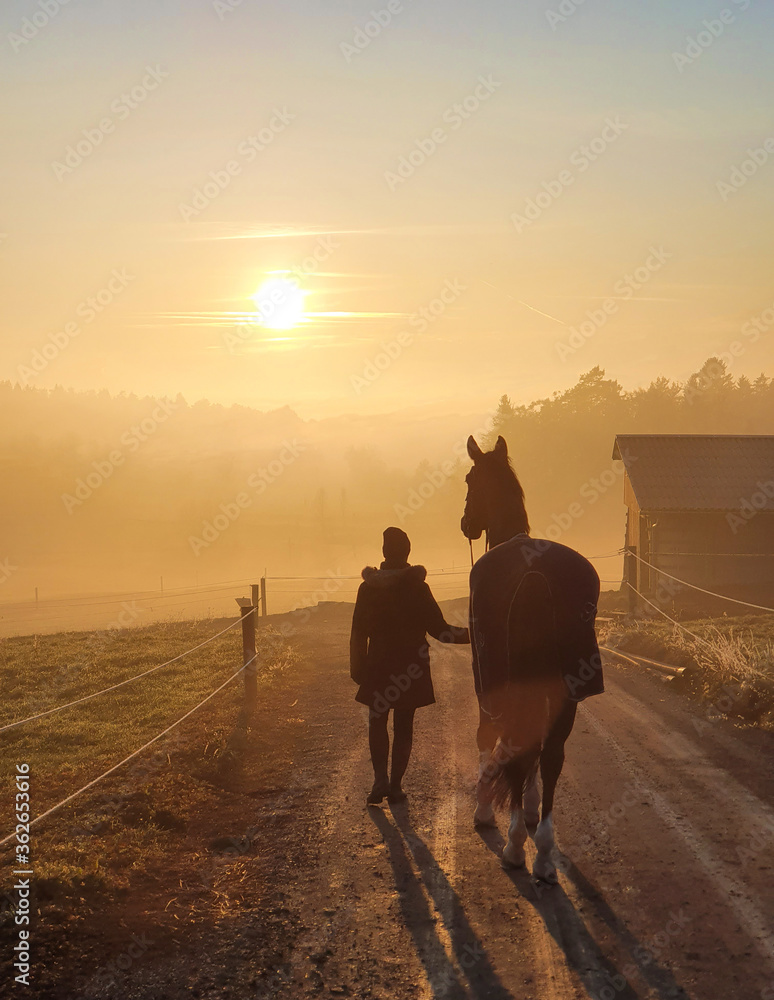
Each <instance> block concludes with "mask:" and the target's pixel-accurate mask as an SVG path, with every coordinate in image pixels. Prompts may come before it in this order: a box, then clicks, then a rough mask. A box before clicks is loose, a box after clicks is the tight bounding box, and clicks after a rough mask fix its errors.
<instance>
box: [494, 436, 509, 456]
mask: <svg viewBox="0 0 774 1000" xmlns="http://www.w3.org/2000/svg"><path fill="white" fill-rule="evenodd" d="M494 453H495V455H497V457H498V458H508V445H507V444H506V443H505V438H504V437H502V435H501V436H500V437H498V439H497V442H496V443H495V446H494Z"/></svg>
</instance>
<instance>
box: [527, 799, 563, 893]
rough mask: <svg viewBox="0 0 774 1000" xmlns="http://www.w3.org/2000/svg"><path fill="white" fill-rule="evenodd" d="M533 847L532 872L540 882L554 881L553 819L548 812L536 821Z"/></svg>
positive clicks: (556, 878)
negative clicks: (533, 860) (535, 850)
mask: <svg viewBox="0 0 774 1000" xmlns="http://www.w3.org/2000/svg"><path fill="white" fill-rule="evenodd" d="M535 847H536V848H537V857H536V858H535V863H534V865H533V866H532V874H533V875H534V876H535V878H539V879H540V880H541V881H542V882H556V881H558V877H557V874H556V865H555V864H554V857H553V854H554V820H553V816H552V815H551V814H550V813H549V815H548V816H545V817H544V818H543V819H541V821H540V822H539V823H538V828H537V830H536V831H535Z"/></svg>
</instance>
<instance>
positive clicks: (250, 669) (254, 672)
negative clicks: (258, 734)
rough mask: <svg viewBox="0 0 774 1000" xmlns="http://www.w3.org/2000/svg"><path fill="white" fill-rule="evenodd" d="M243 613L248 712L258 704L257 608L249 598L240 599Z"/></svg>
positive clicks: (238, 601)
mask: <svg viewBox="0 0 774 1000" xmlns="http://www.w3.org/2000/svg"><path fill="white" fill-rule="evenodd" d="M237 604H238V605H239V608H240V610H241V612H242V664H243V665H244V667H245V705H246V707H247V710H248V711H251V710H252V709H253V708H255V706H256V703H257V702H258V664H257V663H256V660H255V606H254V605H253V602H252V601H251V600H250V599H249V598H247V597H238V598H237Z"/></svg>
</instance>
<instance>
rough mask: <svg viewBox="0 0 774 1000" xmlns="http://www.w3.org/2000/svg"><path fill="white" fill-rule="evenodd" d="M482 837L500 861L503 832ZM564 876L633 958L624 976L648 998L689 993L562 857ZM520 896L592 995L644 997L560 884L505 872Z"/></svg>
mask: <svg viewBox="0 0 774 1000" xmlns="http://www.w3.org/2000/svg"><path fill="white" fill-rule="evenodd" d="M478 835H479V837H480V838H481V840H482V841H483V842H484V843H485V844H486V846H487V847H488V848H489V850H490V851H492V853H493V854H495V855H496V856H497V857H498V859H499V858H500V857H501V856H502V849H503V847H504V845H505V841H504V839H503V836H502V834H501V833H500V831H499V830H497V829H494V828H487V829H484V828H482V829H479V830H478ZM558 867H559V870H560V872H561V873H562V874H563V875H564V876H565V877H566V878H568V879H569V880H570V881H571V882H572V883H573V885H574V886H575V889H576V890H577V891H578V892H579V893H580V895H581V896H582V897H583V899H584V901H585V902H587V903H588V904H589V905H590V906H591V907H592V908H593V910H594V911H595V914H596V916H597V918H598V919H600V920H601V921H602V922H603V923H604V924H605V925H606V926H607V927H608V929H609V930H610V931H611V932H612V934H613V935H614V936H615V937H616V938H617V939H618V941H619V942H620V944H621V945H622V946H623V947H624V948H625V949H626V951H627V952H628V953H629V955H631V956H632V960H631V962H630V963H629V964H627V965H626V966H624V968H623V973H626V974H628V976H631V975H632V974H633V973H636V974H637V975H638V976H639V977H640V978H641V979H642V980H643V981H644V982H645V983H646V984H647V987H648V995H650V996H653V995H655V996H657V997H663V998H664V1000H666V998H670V1000H674V998H676V997H685V996H686V994H685V991H684V990H683V988H682V987H681V986H679V985H678V983H677V982H676V981H675V979H674V977H673V976H672V973H671V972H670V970H669V969H667V968H666V967H665V966H663V965H660V964H659V963H658V962H657V961H656V958H655V956H654V955H653V954H652V952H650V950H649V949H648V948H646V947H645V946H644V945H643V944H642V943H641V942H640V940H639V939H638V938H637V937H636V936H635V935H634V934H633V933H632V932H631V930H630V929H629V928H628V927H627V926H626V924H625V923H624V921H623V920H621V918H620V917H618V916H617V915H616V913H615V912H614V910H613V909H612V908H611V907H610V905H609V904H608V903H607V902H605V899H604V895H603V893H602V891H601V890H600V889H598V888H597V887H596V886H595V885H594V884H593V883H592V882H591V881H589V880H588V879H587V878H586V877H585V876H584V875H583V873H582V872H581V871H580V869H578V868H577V867H576V865H574V864H573V862H572V861H570V859H569V858H567V857H565V856H563V855H562V857H561V860H560V863H559V866H558ZM503 871H504V873H505V874H506V875H507V877H508V878H509V879H510V880H511V882H512V883H513V884H514V886H515V887H516V889H517V891H518V892H519V894H520V895H521V896H522V897H523V898H524V899H525V900H527V901H528V902H529V903H530V904H531V905H532V906H533V907H534V908H535V910H536V911H537V912H538V914H539V915H540V918H541V919H542V921H543V923H544V924H545V928H546V930H547V931H548V933H549V934H550V935H551V937H552V938H553V939H554V941H555V942H556V944H557V945H558V946H559V948H560V949H561V951H562V953H563V954H564V957H565V959H566V961H567V965H568V966H569V968H571V969H573V970H574V971H575V972H576V973H577V975H578V976H579V978H580V980H581V982H582V983H583V985H584V987H585V988H586V989H587V991H588V992H589V994H590V995H592V996H606V995H608V994H610V995H615V997H616V1000H636V998H638V997H640V996H641V994H640V993H638V992H637V990H636V989H635V988H634V986H632V984H631V983H630V982H629V981H628V978H627V975H624V974H623V973H622V972H621V971H620V970H619V969H618V968H617V967H616V966H615V965H614V963H613V962H612V961H611V960H610V959H609V958H607V957H606V956H605V954H604V953H603V952H602V950H601V948H600V947H599V945H598V944H597V942H596V941H595V939H594V937H593V935H592V934H591V932H590V931H589V929H588V927H587V926H586V923H585V922H584V920H583V918H582V917H581V916H580V914H579V913H578V911H577V910H576V909H575V906H574V905H573V903H572V900H571V899H570V898H569V897H568V896H567V894H566V893H565V891H564V889H562V887H561V885H551V886H548V885H545V884H543V883H537V882H535V880H533V878H532V877H531V876H530V875H529V874H528V872H527V869H526V868H521V869H507V868H506V869H503Z"/></svg>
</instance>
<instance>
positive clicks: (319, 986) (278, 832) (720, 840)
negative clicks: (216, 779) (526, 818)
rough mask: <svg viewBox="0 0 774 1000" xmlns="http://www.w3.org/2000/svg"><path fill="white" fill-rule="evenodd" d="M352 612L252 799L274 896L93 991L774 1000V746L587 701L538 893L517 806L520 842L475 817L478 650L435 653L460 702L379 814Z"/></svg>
mask: <svg viewBox="0 0 774 1000" xmlns="http://www.w3.org/2000/svg"><path fill="white" fill-rule="evenodd" d="M349 614H350V609H348V608H347V607H346V606H342V605H339V606H336V605H331V606H330V607H329V608H327V609H325V608H323V609H321V610H320V612H319V613H318V614H317V616H316V617H315V619H314V621H313V622H312V623H311V626H310V630H309V632H307V633H305V634H302V635H300V636H299V637H298V642H299V645H300V647H301V651H302V656H303V658H304V661H303V665H302V667H301V668H300V669H299V672H298V674H297V675H296V676H294V677H292V678H288V679H287V681H286V682H285V681H283V684H282V685H281V686H280V687H279V688H278V689H277V690H275V691H273V692H272V694H271V696H270V701H269V702H268V703H267V704H265V705H264V706H263V715H262V719H261V722H260V725H261V727H262V730H263V731H262V732H261V733H259V734H258V735H257V736H256V740H257V742H258V744H260V745H259V746H258V747H257V749H256V753H255V756H254V758H253V761H254V763H253V765H252V767H253V773H251V775H250V776H249V780H250V781H252V782H253V785H256V784H258V785H261V787H263V788H264V797H263V798H262V799H261V800H260V804H259V805H258V806H257V805H256V801H258V800H256V798H255V794H256V793H255V792H253V793H250V794H252V796H253V797H252V798H249V797H245V798H244V799H243V800H241V804H238V809H239V810H241V815H242V818H243V825H244V826H245V827H247V826H249V825H250V824H251V823H253V822H256V823H257V824H258V826H259V835H258V837H257V839H256V841H255V843H254V845H253V848H252V850H251V852H249V853H248V854H246V855H245V857H244V858H242V859H240V860H239V862H238V864H237V863H234V869H233V872H236V871H237V870H238V872H239V879H240V880H241V883H240V884H241V885H242V887H243V888H244V887H245V886H249V885H250V880H251V877H252V878H253V880H254V881H256V880H260V881H261V891H260V893H256V895H255V896H254V898H253V899H252V902H251V901H250V900H251V897H250V893H249V891H247V890H246V889H245V890H244V891H243V892H242V894H241V896H240V899H241V901H242V902H241V907H242V908H241V909H240V908H239V907H238V906H236V907H231V909H229V908H228V907H227V906H226V905H225V904H224V909H223V920H222V921H221V922H220V923H219V924H218V926H217V927H214V928H213V927H209V929H208V930H207V932H206V934H205V932H204V931H201V936H197V935H199V934H200V932H199V931H197V930H196V927H197V926H198V925H197V924H196V923H195V922H192V923H191V930H190V931H188V932H186V934H185V935H178V936H177V937H176V938H175V942H176V943H175V944H174V945H172V944H170V945H169V946H168V947H164V948H163V949H158V948H157V949H155V950H154V951H153V953H149V954H148V955H147V957H144V958H143V960H142V961H141V962H138V963H136V967H135V968H133V969H131V970H130V971H128V972H126V973H125V974H124V975H123V977H121V978H119V980H118V983H117V986H120V993H112V992H110V991H104V992H103V991H101V990H97V989H94V990H87V991H85V995H93V996H108V995H121V996H123V997H129V998H131V997H137V998H149V997H151V996H152V997H154V998H155V997H164V996H166V997H177V996H182V995H194V996H202V997H210V996H213V997H214V996H218V997H222V996H233V997H243V996H244V997H254V996H258V997H266V998H268V997H278V998H284V997H288V998H297V997H307V996H309V997H326V996H347V997H364V998H381V1000H388V998H390V1000H391V998H417V1000H420V998H421V1000H430V998H434V1000H462V998H467V997H476V998H492V1000H505V998H510V997H513V998H519V1000H527V998H535V1000H570V998H576V997H577V998H581V997H587V996H590V997H597V998H600V1000H613V998H622V1000H631V998H634V997H641V998H645V997H659V998H671V997H692V998H696V1000H716V998H723V1000H736V998H739V1000H753V998H756V1000H757V998H763V1000H766V997H768V996H769V994H768V993H767V992H765V991H766V990H767V989H768V987H769V986H771V987H772V993H771V994H770V995H771V996H772V997H774V870H773V869H772V865H771V861H770V854H771V844H772V842H773V841H774V809H772V807H771V805H770V803H772V802H773V801H774V769H773V768H772V763H771V760H772V754H771V751H772V743H773V741H772V739H771V737H769V736H768V735H766V734H764V733H761V732H757V731H753V730H742V729H737V728H735V727H734V726H733V725H732V724H731V723H729V722H728V721H726V720H724V719H720V718H713V717H712V715H713V713H712V711H711V710H708V709H706V708H702V707H701V706H698V705H696V704H695V703H691V702H689V701H688V700H687V699H686V698H685V697H683V696H682V695H680V694H678V693H676V692H675V691H674V690H672V689H670V688H669V687H668V686H666V685H665V684H664V683H663V682H662V681H661V680H660V679H659V678H656V677H655V676H651V675H649V674H647V673H645V672H640V671H639V670H635V669H633V668H630V667H626V668H624V667H617V666H613V665H612V664H610V665H608V667H607V673H606V677H607V686H608V691H607V693H606V694H605V695H603V696H601V697H599V698H595V699H593V700H592V701H590V702H588V703H586V704H585V705H584V706H583V707H582V709H581V711H580V714H579V718H578V723H577V725H576V728H575V731H574V732H573V735H572V736H571V738H570V741H569V744H568V748H567V749H568V753H567V763H566V766H565V771H564V774H563V777H562V780H561V783H560V787H559V794H558V802H557V809H556V813H555V816H556V825H557V841H558V844H559V848H560V854H561V857H560V869H561V875H560V884H559V885H558V886H556V887H552V888H539V887H537V886H536V885H534V884H533V883H532V880H531V879H530V877H529V875H528V874H526V873H507V872H506V871H504V870H503V869H502V868H501V867H500V865H499V860H498V856H499V853H500V850H501V848H502V844H503V839H502V834H503V833H504V832H505V828H506V825H507V820H506V817H505V816H502V817H501V818H500V823H499V832H498V831H489V832H484V833H479V832H477V831H476V830H475V829H474V828H473V824H472V821H471V819H472V794H473V781H474V776H475V771H476V761H477V754H476V749H475V742H474V735H475V719H476V711H475V699H474V695H473V691H472V683H471V673H470V666H469V652H468V650H467V648H466V647H437V648H436V650H435V651H434V661H433V662H434V668H433V673H434V678H435V685H436V694H437V698H438V704H437V705H435V706H433V707H432V708H429V709H425V710H422V711H421V712H420V713H419V715H418V720H417V736H416V744H415V754H414V758H413V760H412V764H411V766H410V770H409V774H408V776H407V781H406V783H405V786H406V789H407V791H408V792H409V796H410V797H409V802H408V803H407V804H406V805H401V806H395V807H392V808H390V807H388V806H386V805H385V807H384V808H383V809H382V808H370V809H366V808H365V805H364V797H365V793H366V791H367V790H368V788H369V787H370V782H371V772H370V765H369V761H368V755H367V744H366V729H365V727H366V720H365V717H364V716H363V714H362V713H361V709H360V706H358V705H356V704H355V703H354V701H353V700H352V696H353V687H352V685H351V682H350V681H349V678H348V672H347V665H346V660H345V655H346V638H347V630H348V626H349ZM288 706H291V707H290V708H288ZM235 815H237V814H236V813H234V812H232V813H231V817H232V819H231V821H232V825H233V823H234V822H235V820H234V816H235ZM237 832H238V831H237ZM200 836H202V834H201V832H197V831H196V830H192V831H191V832H190V833H189V840H190V838H191V837H193V838H196V837H200ZM528 852H529V853H528V857H529V859H530V860H531V857H532V856H533V854H534V848H533V847H532V845H531V842H530V844H529V846H528ZM229 864H231V862H224V865H225V866H226V867H225V868H223V869H222V870H221V872H220V874H219V876H218V878H219V881H218V891H219V892H220V894H221V896H222V898H223V899H224V900H227V898H228V896H229V892H231V895H232V896H233V894H234V893H233V889H234V886H233V885H232V886H231V889H229V879H230V878H231V880H232V881H233V880H234V878H235V877H236V876H235V875H230V872H231V871H232V869H230V868H229ZM259 876H260V879H259ZM135 904H136V905H138V906H139V905H140V904H139V903H138V901H137V900H135ZM248 904H249V905H248ZM176 905H178V906H180V905H182V904H180V903H177V904H176ZM191 905H192V907H195V906H196V905H197V904H196V903H195V902H192V904H191ZM164 909H165V911H166V910H167V907H165V908H164ZM179 912H180V917H181V920H182V919H183V913H182V910H180V911H179ZM176 919H177V917H176ZM181 926H182V925H181ZM115 988H116V987H113V989H115ZM52 995H53V994H52Z"/></svg>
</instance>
